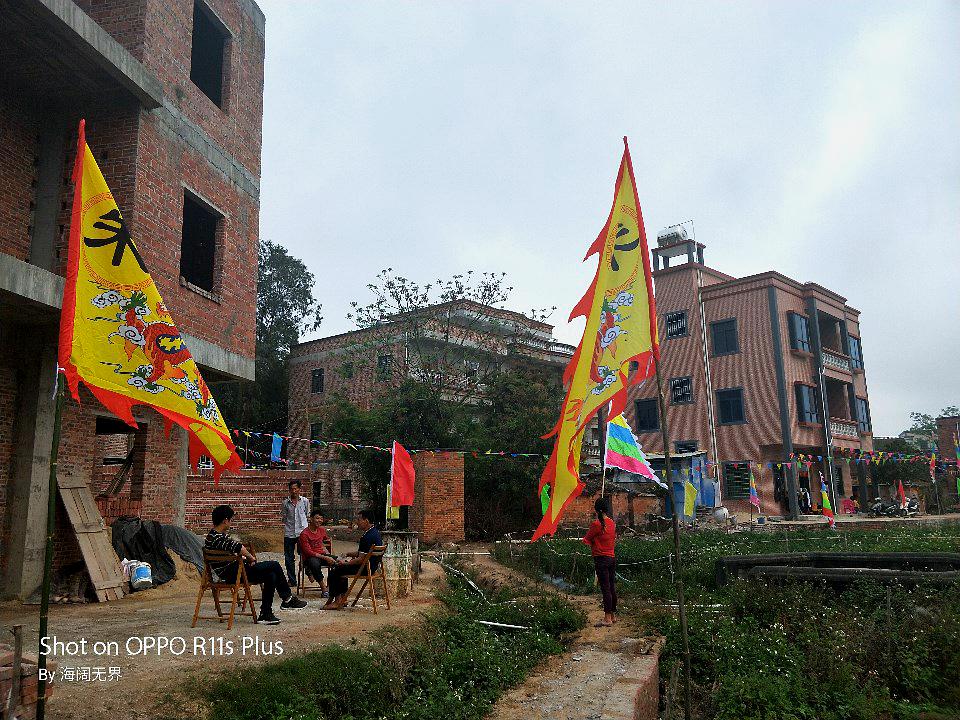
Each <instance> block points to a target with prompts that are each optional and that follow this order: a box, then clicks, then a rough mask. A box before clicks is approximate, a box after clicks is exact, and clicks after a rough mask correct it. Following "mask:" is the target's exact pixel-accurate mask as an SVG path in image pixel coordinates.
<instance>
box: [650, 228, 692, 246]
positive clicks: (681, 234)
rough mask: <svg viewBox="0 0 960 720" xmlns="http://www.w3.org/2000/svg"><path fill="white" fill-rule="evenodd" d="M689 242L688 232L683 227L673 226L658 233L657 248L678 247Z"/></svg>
mask: <svg viewBox="0 0 960 720" xmlns="http://www.w3.org/2000/svg"><path fill="white" fill-rule="evenodd" d="M686 240H687V231H686V229H685V228H684V227H683V225H673V226H671V227H668V228H664V229H663V230H661V231H660V232H658V233H657V246H658V247H665V246H667V245H676V244H677V243H681V242H685V241H686Z"/></svg>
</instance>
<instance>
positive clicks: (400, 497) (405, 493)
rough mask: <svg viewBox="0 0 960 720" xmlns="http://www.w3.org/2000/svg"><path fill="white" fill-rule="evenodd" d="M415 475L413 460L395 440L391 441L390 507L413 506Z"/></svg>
mask: <svg viewBox="0 0 960 720" xmlns="http://www.w3.org/2000/svg"><path fill="white" fill-rule="evenodd" d="M415 480H416V473H415V472H414V470H413V460H412V459H411V458H410V453H408V452H407V451H406V448H404V447H403V445H401V444H400V443H398V442H397V441H396V440H394V441H393V461H392V462H391V463H390V506H391V507H400V506H401V505H413V484H414V481H415Z"/></svg>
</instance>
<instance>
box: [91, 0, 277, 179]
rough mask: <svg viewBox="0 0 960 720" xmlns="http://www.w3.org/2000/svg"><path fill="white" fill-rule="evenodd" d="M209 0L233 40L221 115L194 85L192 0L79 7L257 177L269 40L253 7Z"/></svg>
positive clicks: (127, 0)
mask: <svg viewBox="0 0 960 720" xmlns="http://www.w3.org/2000/svg"><path fill="white" fill-rule="evenodd" d="M204 1H205V4H206V5H207V7H209V8H210V9H211V10H213V12H214V13H215V14H216V15H217V16H218V17H219V18H220V19H221V20H222V21H223V23H224V24H225V25H226V26H227V28H228V29H229V31H230V34H231V36H232V39H231V41H230V42H229V43H228V45H227V49H226V53H225V58H224V60H225V62H224V74H225V77H226V82H225V84H224V97H225V98H226V102H225V108H223V109H221V108H220V107H217V106H216V105H215V104H214V103H213V102H212V101H211V100H210V99H209V98H208V97H207V96H206V95H204V94H203V92H202V91H201V90H200V89H199V88H198V87H196V86H195V85H194V84H193V82H192V81H191V80H190V50H191V42H192V39H193V0H111V2H109V3H105V2H102V1H101V0H80V2H78V5H80V7H81V8H82V9H83V10H84V12H86V13H87V14H88V15H90V16H91V17H92V18H93V19H94V20H96V21H97V22H98V23H99V24H100V26H101V27H102V28H103V29H104V30H106V31H107V32H108V33H110V35H111V36H113V38H114V39H115V40H116V41H117V42H119V43H120V44H121V45H123V46H124V47H125V48H126V49H127V50H128V51H129V52H130V54H131V55H133V56H134V57H135V58H137V60H139V61H140V62H141V63H143V65H144V66H145V67H146V68H147V70H149V71H151V72H153V73H154V74H155V75H156V76H157V78H158V79H159V80H160V82H161V84H162V85H163V90H164V93H165V94H166V96H167V99H168V100H169V101H171V102H172V103H173V104H174V106H176V107H177V109H178V110H180V111H181V112H182V113H184V114H185V115H187V116H188V117H190V118H191V119H193V120H194V121H195V122H196V123H197V124H198V125H199V126H200V127H201V128H203V130H204V132H206V133H207V134H208V135H210V136H211V137H212V138H213V139H214V140H215V141H216V142H217V143H218V144H219V145H220V146H221V147H223V148H224V149H225V150H226V151H227V152H228V153H229V154H230V155H232V156H234V157H235V158H236V159H237V160H239V161H240V163H241V164H242V165H243V166H244V167H246V168H247V169H248V170H250V172H252V173H253V174H254V176H255V177H259V176H260V147H261V131H262V128H261V120H262V117H263V54H264V38H263V35H262V34H261V33H260V30H259V29H258V27H257V23H256V22H255V20H254V18H253V17H251V16H250V15H248V14H247V11H246V8H249V7H250V6H251V5H252V3H245V2H240V0H204ZM254 12H256V10H254ZM261 22H262V19H261Z"/></svg>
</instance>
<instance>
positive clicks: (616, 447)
mask: <svg viewBox="0 0 960 720" xmlns="http://www.w3.org/2000/svg"><path fill="white" fill-rule="evenodd" d="M603 464H604V467H614V468H620V469H621V470H626V471H627V472H630V473H635V474H636V475H643V476H644V477H645V478H649V479H650V480H653V481H654V482H655V483H657V484H658V485H661V486H663V487H666V485H664V483H662V482H661V481H660V478H658V477H657V476H656V475H655V474H654V472H653V468H652V467H650V463H649V462H648V461H647V457H646V455H644V454H643V450H641V449H640V443H639V442H638V441H637V438H636V436H634V434H633V431H632V430H631V429H630V426H629V425H628V424H627V420H626V418H624V417H623V415H617V416H616V417H615V418H611V419H610V422H608V423H607V453H606V456H605V457H604V459H603Z"/></svg>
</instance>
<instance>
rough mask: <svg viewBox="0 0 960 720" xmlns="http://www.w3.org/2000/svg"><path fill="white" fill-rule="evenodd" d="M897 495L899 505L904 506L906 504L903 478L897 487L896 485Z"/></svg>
mask: <svg viewBox="0 0 960 720" xmlns="http://www.w3.org/2000/svg"><path fill="white" fill-rule="evenodd" d="M897 495H898V496H899V497H900V507H902V508H905V507H906V506H907V494H906V493H905V492H904V491H903V480H901V481H900V483H899V487H897Z"/></svg>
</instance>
